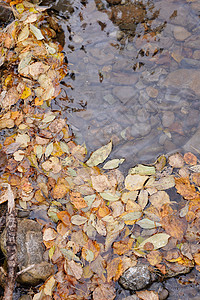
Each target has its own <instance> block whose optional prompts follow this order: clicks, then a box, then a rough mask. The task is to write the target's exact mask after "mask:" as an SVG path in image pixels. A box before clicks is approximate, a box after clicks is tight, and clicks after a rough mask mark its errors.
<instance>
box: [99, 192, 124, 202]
mask: <svg viewBox="0 0 200 300" xmlns="http://www.w3.org/2000/svg"><path fill="white" fill-rule="evenodd" d="M100 195H101V197H102V198H103V199H104V200H107V201H111V202H112V201H117V200H119V198H120V194H119V193H117V192H116V194H114V195H113V194H112V193H110V192H104V193H100Z"/></svg>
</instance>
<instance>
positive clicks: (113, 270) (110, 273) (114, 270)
mask: <svg viewBox="0 0 200 300" xmlns="http://www.w3.org/2000/svg"><path fill="white" fill-rule="evenodd" d="M106 270H107V282H108V283H109V282H111V281H112V279H113V280H114V281H117V280H118V279H119V277H120V276H121V275H122V273H123V264H122V260H121V258H120V257H115V258H113V260H111V261H110V262H108V263H107V268H106Z"/></svg>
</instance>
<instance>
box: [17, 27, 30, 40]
mask: <svg viewBox="0 0 200 300" xmlns="http://www.w3.org/2000/svg"><path fill="white" fill-rule="evenodd" d="M29 33H30V32H29V27H28V25H26V26H25V27H24V28H23V29H22V31H21V32H20V34H19V35H18V39H17V41H18V42H22V41H24V40H26V39H27V38H28V36H29Z"/></svg>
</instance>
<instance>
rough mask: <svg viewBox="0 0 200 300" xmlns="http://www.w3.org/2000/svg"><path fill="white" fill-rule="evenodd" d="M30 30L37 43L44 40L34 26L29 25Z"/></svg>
mask: <svg viewBox="0 0 200 300" xmlns="http://www.w3.org/2000/svg"><path fill="white" fill-rule="evenodd" d="M30 30H31V32H32V33H33V34H34V36H35V37H36V39H37V40H38V41H40V40H43V39H44V36H43V34H42V32H41V30H40V29H39V28H37V27H36V26H34V25H33V24H30Z"/></svg>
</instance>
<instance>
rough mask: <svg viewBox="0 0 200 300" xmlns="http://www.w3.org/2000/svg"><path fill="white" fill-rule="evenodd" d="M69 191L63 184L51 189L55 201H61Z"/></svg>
mask: <svg viewBox="0 0 200 300" xmlns="http://www.w3.org/2000/svg"><path fill="white" fill-rule="evenodd" d="M68 191H69V187H68V186H66V185H65V184H63V183H61V184H56V185H55V187H54V189H53V198H55V199H61V198H63V197H65V196H66V195H67V193H68Z"/></svg>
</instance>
